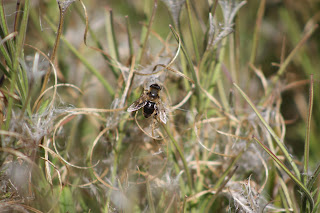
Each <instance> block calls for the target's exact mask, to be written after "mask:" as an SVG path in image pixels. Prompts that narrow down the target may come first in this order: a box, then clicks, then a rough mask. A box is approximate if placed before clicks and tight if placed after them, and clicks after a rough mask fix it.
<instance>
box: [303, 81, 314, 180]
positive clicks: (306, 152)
mask: <svg viewBox="0 0 320 213" xmlns="http://www.w3.org/2000/svg"><path fill="white" fill-rule="evenodd" d="M310 78H311V79H310V89H309V110H308V119H307V127H306V138H305V142H304V164H303V166H304V168H303V172H304V176H303V183H304V184H305V185H307V182H308V168H309V148H310V130H311V118H312V107H313V75H311V76H310Z"/></svg>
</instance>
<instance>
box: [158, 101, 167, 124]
mask: <svg viewBox="0 0 320 213" xmlns="http://www.w3.org/2000/svg"><path fill="white" fill-rule="evenodd" d="M157 110H158V114H159V118H160V120H161V122H162V123H164V124H166V123H167V114H166V109H165V107H164V106H163V105H162V104H161V103H158V104H157Z"/></svg>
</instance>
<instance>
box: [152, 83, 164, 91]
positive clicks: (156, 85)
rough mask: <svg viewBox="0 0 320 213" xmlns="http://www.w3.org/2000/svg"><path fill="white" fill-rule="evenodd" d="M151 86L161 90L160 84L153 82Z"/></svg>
mask: <svg viewBox="0 0 320 213" xmlns="http://www.w3.org/2000/svg"><path fill="white" fill-rule="evenodd" d="M150 88H153V89H157V90H161V87H160V86H159V85H158V84H151V85H150Z"/></svg>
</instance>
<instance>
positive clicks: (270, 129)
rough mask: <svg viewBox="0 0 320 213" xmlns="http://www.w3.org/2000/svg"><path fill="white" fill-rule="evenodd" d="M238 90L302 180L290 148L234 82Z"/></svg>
mask: <svg viewBox="0 0 320 213" xmlns="http://www.w3.org/2000/svg"><path fill="white" fill-rule="evenodd" d="M233 85H234V86H235V87H236V88H237V89H238V91H239V92H240V93H241V95H242V97H243V98H244V99H245V100H246V101H247V103H248V104H249V105H250V106H251V108H252V109H253V111H254V112H255V113H256V115H257V116H258V117H259V119H260V121H261V122H262V123H263V125H264V126H265V128H266V129H267V130H268V132H269V133H270V134H271V135H272V137H273V138H274V140H275V141H276V143H277V145H278V147H279V148H280V149H281V151H282V152H283V154H284V155H285V157H286V159H287V161H288V162H289V163H290V165H291V166H292V168H293V171H294V172H295V175H296V176H297V177H298V179H299V180H300V172H299V169H298V167H297V165H296V164H295V162H294V161H293V159H292V157H291V155H290V154H289V152H288V150H287V149H286V147H285V146H284V144H283V143H282V142H281V141H280V139H279V137H278V136H277V134H276V133H275V132H274V131H273V129H272V128H271V127H270V126H269V125H268V124H267V122H266V121H265V120H264V119H263V117H262V116H261V114H260V113H259V111H258V110H257V108H256V107H255V106H254V104H253V103H252V101H251V100H250V98H249V97H248V96H247V95H246V94H245V93H244V92H243V91H242V90H241V89H240V87H239V86H238V85H237V84H235V83H234V84H233Z"/></svg>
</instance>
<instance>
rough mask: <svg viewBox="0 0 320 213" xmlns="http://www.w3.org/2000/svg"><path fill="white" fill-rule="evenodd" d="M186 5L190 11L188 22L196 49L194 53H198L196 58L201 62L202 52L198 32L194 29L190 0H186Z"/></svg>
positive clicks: (188, 11)
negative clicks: (199, 46)
mask: <svg viewBox="0 0 320 213" xmlns="http://www.w3.org/2000/svg"><path fill="white" fill-rule="evenodd" d="M186 6H187V13H188V20H189V21H188V23H189V27H190V32H191V37H192V44H193V49H194V53H195V55H196V60H197V62H199V61H200V54H199V48H198V42H197V38H196V34H195V31H194V27H193V21H192V14H191V5H190V0H186Z"/></svg>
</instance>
